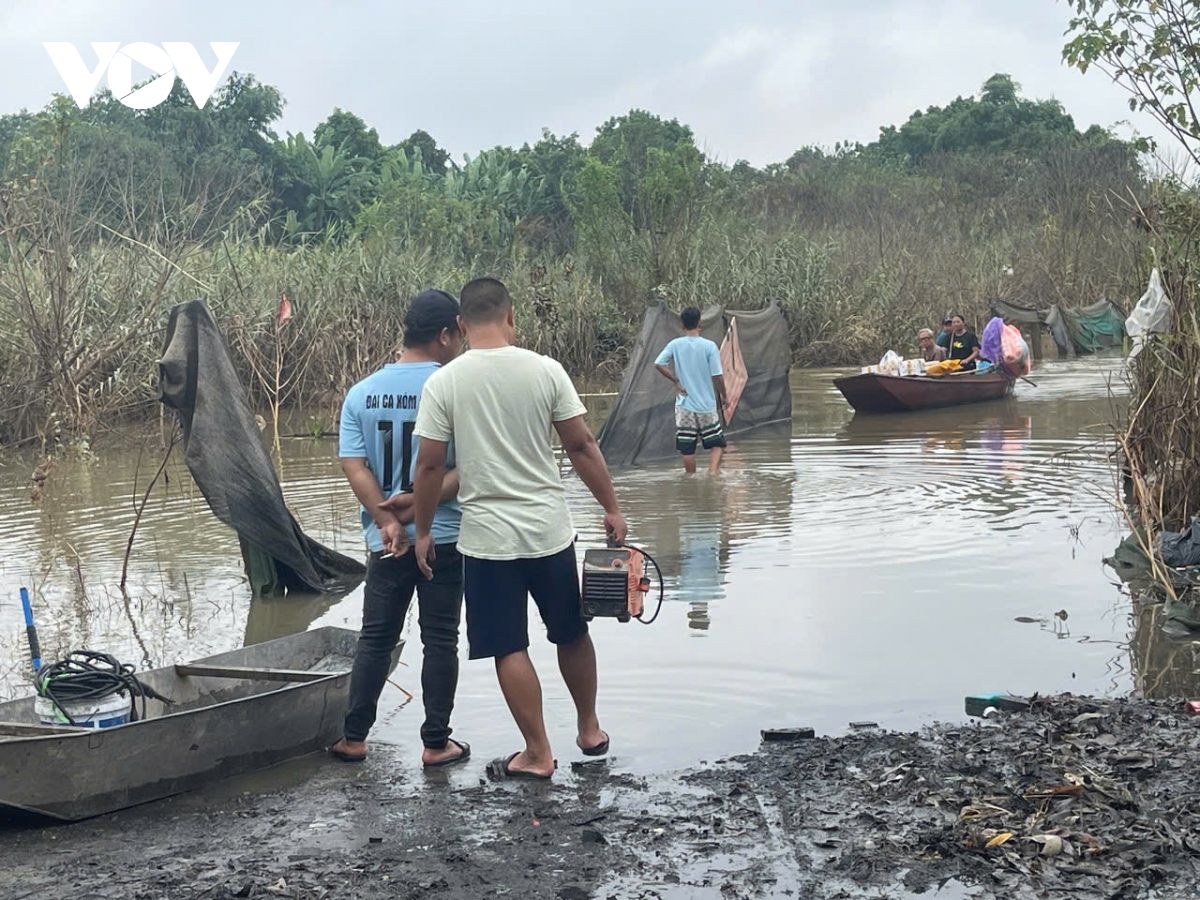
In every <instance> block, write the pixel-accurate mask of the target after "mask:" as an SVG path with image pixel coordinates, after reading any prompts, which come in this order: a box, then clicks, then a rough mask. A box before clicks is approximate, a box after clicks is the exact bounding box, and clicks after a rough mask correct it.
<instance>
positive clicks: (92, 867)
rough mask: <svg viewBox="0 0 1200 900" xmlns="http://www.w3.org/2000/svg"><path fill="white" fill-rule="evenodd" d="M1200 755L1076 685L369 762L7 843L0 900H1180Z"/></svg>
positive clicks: (1175, 729)
mask: <svg viewBox="0 0 1200 900" xmlns="http://www.w3.org/2000/svg"><path fill="white" fill-rule="evenodd" d="M1198 765H1200V718H1197V717H1188V716H1185V715H1183V714H1181V712H1180V710H1179V707H1178V706H1176V705H1172V704H1165V703H1161V702H1160V703H1157V704H1156V703H1154V702H1150V701H1133V702H1128V701H1121V700H1109V701H1094V700H1090V699H1086V698H1072V697H1059V698H1053V699H1051V700H1048V701H1043V702H1041V703H1038V704H1035V706H1034V708H1033V709H1031V710H1030V711H1029V712H1026V713H1021V714H1015V715H1004V716H1001V717H999V718H992V719H988V720H986V721H985V722H984V723H983V724H971V725H956V726H940V727H938V728H934V729H926V730H925V731H923V732H921V733H888V732H880V731H877V730H875V729H866V730H863V731H859V732H854V733H851V734H848V735H845V736H841V737H831V738H816V739H813V740H802V741H797V742H795V743H771V744H764V746H763V749H762V750H760V751H759V752H758V753H756V754H753V755H750V756H745V757H739V758H736V759H732V760H722V761H719V762H715V763H713V764H711V765H708V766H701V767H695V768H692V769H690V770H688V771H686V772H683V773H678V774H674V775H658V776H650V777H641V776H633V775H629V774H621V773H620V772H619V771H616V770H619V769H620V768H621V766H620V764H619V760H614V761H613V762H611V763H607V764H606V763H603V762H595V761H589V762H587V763H585V764H583V765H579V766H577V767H575V771H574V777H573V778H570V779H566V780H564V781H563V782H560V783H558V784H554V785H532V786H531V785H528V784H522V785H496V784H492V783H488V782H485V781H483V780H481V779H477V778H476V777H475V776H474V774H472V773H469V772H468V771H466V770H465V769H464V770H460V771H459V772H457V773H455V774H453V775H447V773H445V772H438V773H436V774H435V775H428V776H425V777H424V778H420V779H412V778H410V777H408V776H406V775H404V774H398V767H397V765H396V759H395V757H394V756H393V755H392V753H391V752H389V751H382V752H380V753H378V754H377V755H376V757H375V758H374V759H373V760H371V761H369V762H368V763H366V764H365V765H363V766H360V767H353V768H347V767H346V766H345V765H344V764H338V763H334V762H332V761H324V762H318V761H316V760H313V759H309V760H304V761H301V762H300V763H298V764H294V765H292V766H289V767H287V768H285V769H281V770H276V771H273V772H269V773H267V774H266V775H265V776H264V775H259V776H257V777H256V778H255V779H254V780H253V781H252V782H250V781H241V782H237V781H235V782H230V783H227V784H226V785H224V786H223V787H222V788H221V789H220V790H218V791H213V792H209V793H208V794H201V795H191V796H186V797H180V798H176V799H173V800H169V801H165V802H162V803H158V804H152V805H150V806H147V807H143V808H141V809H137V810H129V811H126V812H123V813H118V814H116V815H113V816H109V817H107V818H105V819H103V820H98V821H97V822H95V823H83V824H79V825H75V826H70V827H65V828H54V829H43V830H40V831H24V832H21V833H15V834H13V833H10V834H9V835H6V836H5V840H4V841H2V842H0V870H2V871H3V873H4V875H3V879H4V884H5V886H6V892H5V894H4V896H5V897H6V898H7V900H23V898H33V897H37V898H47V900H54V898H64V900H65V898H78V897H87V898H97V900H100V898H112V900H118V898H120V900H159V898H171V900H175V898H212V900H232V898H259V900H263V898H297V900H313V898H325V897H339V898H340V897H355V898H361V900H376V898H380V900H382V898H425V897H429V898H434V897H438V898H440V897H456V898H457V897H464V898H466V897H498V896H510V895H511V896H520V897H529V898H566V900H584V898H590V897H596V898H609V900H633V898H637V900H647V898H655V900H669V898H689V900H691V898H698V900H706V898H712V900H719V898H720V900H723V898H733V897H736V898H743V897H745V898H750V897H755V898H758V897H762V898H768V897H770V898H783V897H811V898H822V900H826V898H828V900H832V898H869V897H870V898H882V897H889V898H913V897H916V896H921V897H930V898H942V900H947V898H980V900H990V898H1001V897H1003V898H1033V897H1047V896H1064V897H1072V898H1086V900H1091V898H1132V897H1139V898H1141V897H1145V898H1176V897H1178V898H1183V897H1195V896H1196V889H1195V887H1194V885H1195V882H1196V878H1197V876H1200V837H1197V835H1198V834H1200V800H1197V799H1196V796H1197V795H1196V793H1195V790H1194V773H1195V771H1196V768H1197V766H1198ZM243 788H247V789H248V790H246V791H244V792H243V790H242V789H243Z"/></svg>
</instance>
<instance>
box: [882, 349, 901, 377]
mask: <svg viewBox="0 0 1200 900" xmlns="http://www.w3.org/2000/svg"><path fill="white" fill-rule="evenodd" d="M879 373H880V374H881V375H903V374H904V357H902V356H901V355H900V354H899V353H897V352H896V351H895V350H889V351H888V352H887V353H885V354H883V359H881V360H880V361H879Z"/></svg>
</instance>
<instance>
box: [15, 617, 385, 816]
mask: <svg viewBox="0 0 1200 900" xmlns="http://www.w3.org/2000/svg"><path fill="white" fill-rule="evenodd" d="M356 638H357V635H356V634H355V633H354V632H352V631H347V630H346V629H343V628H319V629H316V630H314V631H309V632H305V633H302V634H295V635H291V636H289V637H284V638H279V639H277V640H273V641H267V642H265V643H262V644H256V645H254V646H251V647H245V648H243V649H241V650H234V651H232V652H230V653H221V654H218V655H216V656H210V657H207V658H205V659H200V660H197V661H196V662H194V663H190V664H187V665H176V666H167V667H165V668H162V669H153V670H151V671H147V672H140V673H138V676H137V677H138V680H140V681H141V682H142V683H143V684H145V685H147V686H148V687H151V688H153V689H154V690H156V691H158V693H160V694H162V695H163V696H165V697H168V698H170V699H171V700H172V701H173V703H171V704H170V705H167V704H164V703H162V702H161V701H157V700H147V701H146V718H145V719H144V720H142V721H137V722H130V723H129V724H127V725H119V726H116V727H112V728H102V729H94V728H73V727H60V726H51V725H43V724H41V723H40V722H39V721H38V718H37V716H36V715H35V714H34V710H33V697H26V698H24V699H21V700H14V701H12V702H9V703H0V823H4V824H13V823H22V824H23V823H29V822H38V821H43V822H44V821H60V822H70V821H76V820H78V819H86V818H89V817H91V816H98V815H102V814H104V813H109V812H114V811H115V810H118V809H125V808H126V807H130V806H135V805H137V804H139V803H146V802H148V801H151V800H160V799H162V798H164V797H169V796H172V795H174V794H179V793H183V792H184V791H189V790H193V789H195V788H198V787H201V786H203V785H204V784H208V783H210V782H212V781H215V780H218V779H221V778H227V777H229V776H231V775H238V774H241V773H244V772H249V771H253V770H254V769H259V768H263V767H265V766H270V765H274V764H275V763H279V762H282V761H284V760H286V759H291V758H293V757H297V756H302V755H304V754H307V753H311V752H313V751H315V750H320V749H322V748H324V747H326V746H328V745H329V744H332V743H333V742H334V741H336V740H337V739H338V737H340V736H341V731H342V720H343V719H344V718H345V715H346V701H347V697H348V695H349V692H350V667H351V663H352V659H353V656H354V647H355V641H356ZM402 650H403V644H401V645H400V646H398V647H397V648H396V652H395V653H394V654H393V655H392V666H393V667H394V666H395V665H396V663H397V662H399V659H400V653H401V651H402ZM135 702H136V703H137V706H138V715H139V716H140V715H141V701H140V700H136V701H135Z"/></svg>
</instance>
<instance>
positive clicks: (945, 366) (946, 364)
mask: <svg viewBox="0 0 1200 900" xmlns="http://www.w3.org/2000/svg"><path fill="white" fill-rule="evenodd" d="M960 366H962V360H959V359H944V360H942V361H941V362H932V363H927V364H926V366H925V374H926V375H933V376H935V377H936V376H938V375H949V374H950V373H951V372H957V371H958V370H959V367H960Z"/></svg>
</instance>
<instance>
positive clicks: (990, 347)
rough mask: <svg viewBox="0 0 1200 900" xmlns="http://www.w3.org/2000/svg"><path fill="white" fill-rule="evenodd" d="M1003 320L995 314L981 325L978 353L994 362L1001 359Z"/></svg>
mask: <svg viewBox="0 0 1200 900" xmlns="http://www.w3.org/2000/svg"><path fill="white" fill-rule="evenodd" d="M1003 343H1004V320H1003V319H1002V318H1000V317H999V316H995V317H993V318H991V319H989V320H988V323H987V325H985V326H983V334H981V335H980V336H979V355H980V356H981V357H983V358H984V359H986V360H990V361H991V362H995V361H996V360H998V359H1003V356H1002V354H1003V352H1004V349H1003V346H1002V344H1003Z"/></svg>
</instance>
